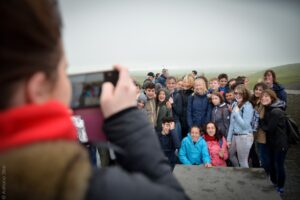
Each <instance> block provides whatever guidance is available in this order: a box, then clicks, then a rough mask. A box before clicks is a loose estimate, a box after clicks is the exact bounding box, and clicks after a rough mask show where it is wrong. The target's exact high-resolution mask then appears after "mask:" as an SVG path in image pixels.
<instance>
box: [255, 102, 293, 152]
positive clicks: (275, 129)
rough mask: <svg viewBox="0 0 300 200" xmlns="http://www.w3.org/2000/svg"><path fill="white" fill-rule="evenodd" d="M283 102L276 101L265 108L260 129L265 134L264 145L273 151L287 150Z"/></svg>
mask: <svg viewBox="0 0 300 200" xmlns="http://www.w3.org/2000/svg"><path fill="white" fill-rule="evenodd" d="M284 105H285V104H284V102H282V101H277V102H275V103H274V104H272V105H270V106H267V107H266V108H265V115H264V119H262V120H261V122H260V123H261V128H262V129H263V131H265V132H266V145H267V147H269V148H271V149H273V150H287V149H288V137H287V133H286V131H287V130H286V120H285V112H284V110H283V108H284Z"/></svg>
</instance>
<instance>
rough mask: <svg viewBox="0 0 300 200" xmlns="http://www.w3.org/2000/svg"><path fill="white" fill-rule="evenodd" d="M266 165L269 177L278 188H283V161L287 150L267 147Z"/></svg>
mask: <svg viewBox="0 0 300 200" xmlns="http://www.w3.org/2000/svg"><path fill="white" fill-rule="evenodd" d="M266 150H267V157H268V167H269V170H268V171H269V172H270V179H271V181H272V182H273V184H274V185H276V186H277V187H278V188H283V187H284V183H285V168H284V161H285V157H286V153H287V150H274V149H271V148H270V147H267V149H266Z"/></svg>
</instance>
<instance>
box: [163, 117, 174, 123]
mask: <svg viewBox="0 0 300 200" xmlns="http://www.w3.org/2000/svg"><path fill="white" fill-rule="evenodd" d="M170 122H175V120H174V118H173V117H163V118H162V123H163V124H164V123H170Z"/></svg>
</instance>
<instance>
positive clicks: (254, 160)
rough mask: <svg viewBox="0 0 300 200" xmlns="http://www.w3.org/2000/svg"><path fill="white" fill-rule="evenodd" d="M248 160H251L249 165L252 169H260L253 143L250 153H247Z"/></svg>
mask: <svg viewBox="0 0 300 200" xmlns="http://www.w3.org/2000/svg"><path fill="white" fill-rule="evenodd" d="M249 160H251V164H252V167H254V168H259V167H260V163H259V159H258V156H257V153H256V150H255V142H253V144H252V146H251V149H250V152H249Z"/></svg>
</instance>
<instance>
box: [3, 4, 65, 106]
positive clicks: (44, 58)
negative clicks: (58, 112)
mask: <svg viewBox="0 0 300 200" xmlns="http://www.w3.org/2000/svg"><path fill="white" fill-rule="evenodd" d="M0 18H1V19H2V20H0V27H1V31H0V38H1V39H0V84H1V87H0V94H1V96H2V97H5V98H1V100H0V110H3V109H7V108H9V107H13V106H14V105H12V102H11V101H12V98H13V97H14V95H15V94H16V91H17V88H19V87H20V86H22V85H23V84H24V83H25V82H26V81H27V80H28V79H29V78H30V77H31V76H32V75H33V74H35V73H37V72H42V73H43V74H44V75H45V76H46V78H47V79H48V80H49V81H50V82H51V83H52V84H53V85H54V83H55V80H56V75H57V68H58V64H59V61H60V59H61V57H62V55H63V49H62V44H61V24H62V23H61V19H60V15H59V12H58V6H57V1H54V0H52V1H51V0H47V1H46V0H40V1H33V0H22V1H1V3H0Z"/></svg>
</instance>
